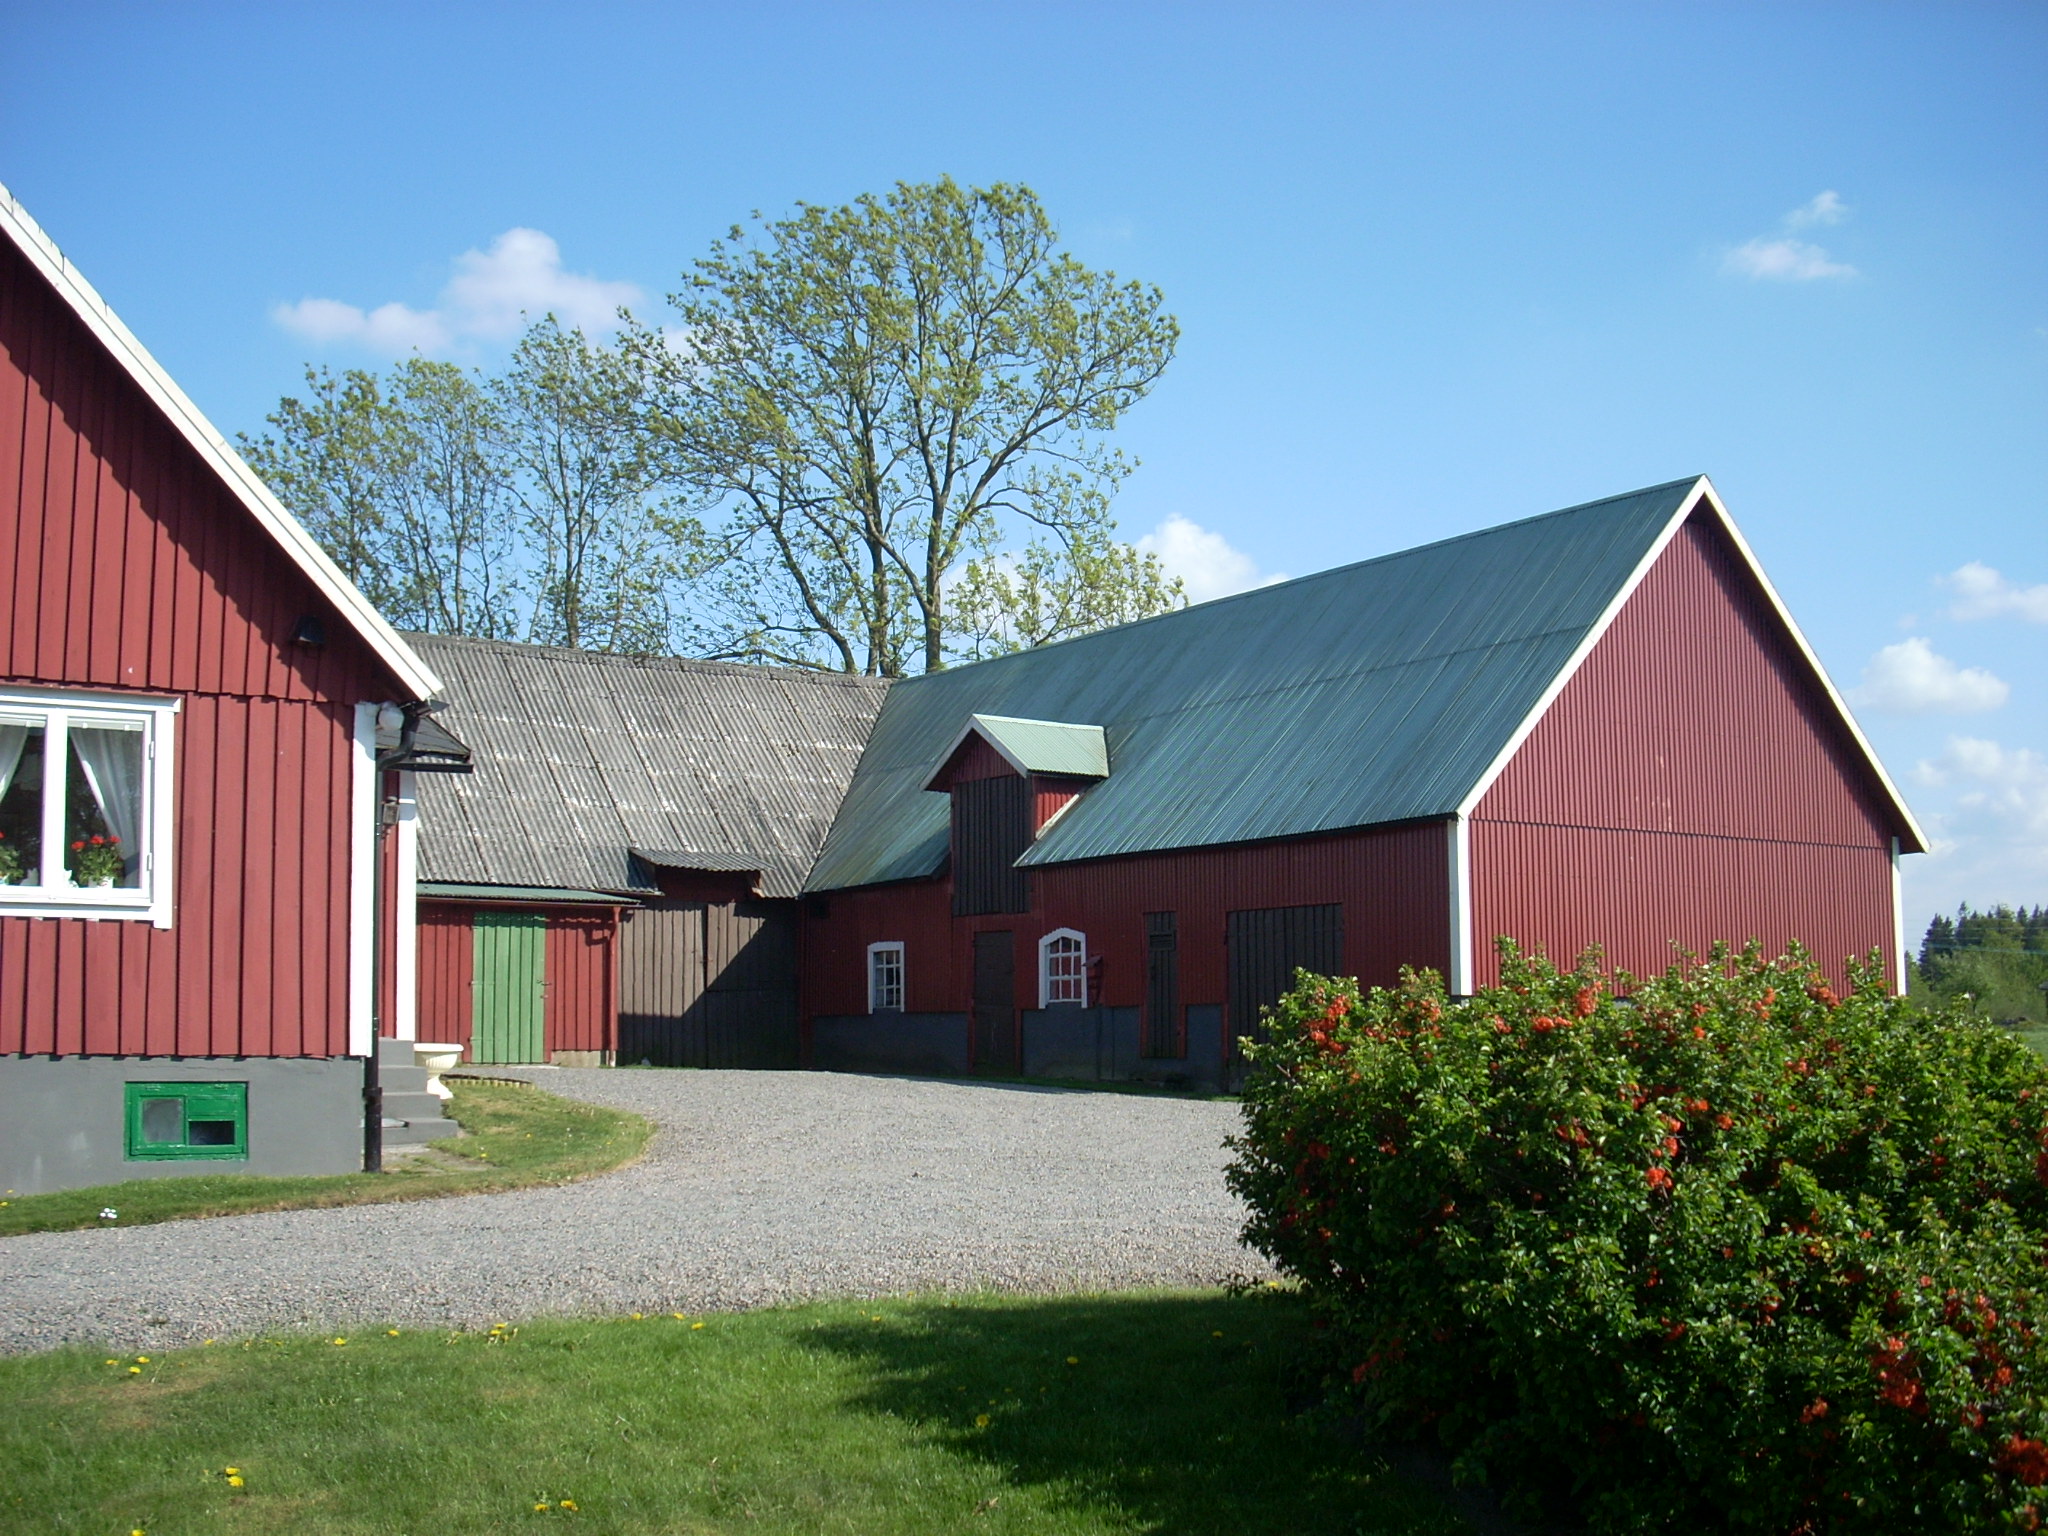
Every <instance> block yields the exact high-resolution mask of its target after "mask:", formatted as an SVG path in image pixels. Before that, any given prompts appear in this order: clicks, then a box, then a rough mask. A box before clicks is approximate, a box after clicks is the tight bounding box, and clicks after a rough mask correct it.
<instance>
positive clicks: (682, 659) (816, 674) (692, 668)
mask: <svg viewBox="0 0 2048 1536" xmlns="http://www.w3.org/2000/svg"><path fill="white" fill-rule="evenodd" d="M400 633H401V634H402V635H403V636H404V638H405V640H406V642H407V643H408V644H423V645H424V646H425V647H426V649H428V650H434V649H437V648H439V647H442V646H447V647H450V648H454V649H460V650H474V651H499V652H502V653H504V654H509V655H515V656H535V657H543V658H546V659H548V660H553V661H567V662H576V663H579V664H583V665H589V666H630V667H637V668H639V669H641V670H643V671H644V670H654V669H663V670H668V669H672V670H675V671H684V672H710V673H716V674H722V675H731V676H745V677H773V678H778V679H781V678H800V679H802V680H803V681H805V682H807V683H817V684H820V685H824V686H830V687H853V688H887V687H888V686H889V685H890V684H891V683H892V682H897V681H900V679H896V678H887V677H864V676H861V675H859V674H857V673H852V672H829V671H826V670H824V669H822V668H818V669H813V668H810V667H787V666H778V665H775V664H773V663H770V662H756V661H720V660H716V659H714V658H711V657H705V656H657V655H653V654H651V653H647V652H639V651H592V650H586V649H584V648H582V647H580V646H574V645H542V644H539V643H537V642H534V641H530V640H505V639H500V638H498V637H496V636H486V635H437V634H430V633H428V632H426V631H424V630H402V631H400Z"/></svg>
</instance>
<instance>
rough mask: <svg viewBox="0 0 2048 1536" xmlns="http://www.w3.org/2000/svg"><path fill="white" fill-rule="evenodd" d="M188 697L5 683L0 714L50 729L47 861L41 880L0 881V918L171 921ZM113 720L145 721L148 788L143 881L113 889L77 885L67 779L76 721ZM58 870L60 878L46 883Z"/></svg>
mask: <svg viewBox="0 0 2048 1536" xmlns="http://www.w3.org/2000/svg"><path fill="white" fill-rule="evenodd" d="M182 703H183V700H181V699H165V698H143V697H138V696H137V695H134V694H125V693H84V692H78V691H75V690H70V689H42V688H37V689H28V688H4V689H0V720H4V721H6V723H8V724H9V725H30V726H36V727H39V728H41V730H42V732H43V827H42V850H43V859H42V867H41V869H40V870H38V871H35V872H34V873H35V874H36V875H37V876H38V879H37V882H36V883H35V884H28V883H23V884H21V885H0V917H84V918H120V919H128V920H130V921H137V922H148V923H152V924H154V925H155V926H156V927H158V928H168V927H170V926H171V898H172V891H173V889H174V885H173V878H172V876H173V871H172V865H171V853H172V829H173V827H174V826H175V824H176V821H177V817H176V814H175V810H174V806H173V794H174V791H175V788H176V784H177V779H176V775H175V773H174V772H173V766H172V759H173V756H174V752H175V748H176V739H177V733H176V731H175V730H174V728H173V724H172V722H173V720H174V719H175V718H176V716H177V713H178V709H179V706H180V705H181V704H182ZM96 722H107V723H109V724H116V725H122V726H140V727H141V730H142V763H143V773H142V782H143V793H142V805H141V807H140V814H141V830H140V832H139V833H138V834H137V836H136V842H137V844H138V846H139V851H140V855H141V859H142V869H141V871H140V873H139V874H138V876H137V880H136V884H135V885H133V886H130V887H112V888H109V889H105V890H96V889H86V888H83V887H80V886H76V885H73V884H72V883H71V879H70V876H69V875H68V874H66V873H65V872H64V869H63V853H62V849H63V846H64V821H63V805H64V785H65V777H66V774H67V772H68V769H69V755H70V754H69V751H68V748H69V745H70V743H69V735H70V730H71V727H72V726H73V725H74V724H76V725H84V726H90V725H93V724H95V723H96ZM52 873H54V874H55V875H56V876H57V877H58V878H57V879H56V881H54V882H53V883H51V884H47V885H46V884H43V883H42V878H43V877H47V876H49V875H51V874H52Z"/></svg>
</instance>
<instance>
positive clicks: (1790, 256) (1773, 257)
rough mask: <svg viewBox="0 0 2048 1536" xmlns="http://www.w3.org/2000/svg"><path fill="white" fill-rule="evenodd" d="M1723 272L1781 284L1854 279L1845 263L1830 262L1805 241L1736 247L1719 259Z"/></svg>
mask: <svg viewBox="0 0 2048 1536" xmlns="http://www.w3.org/2000/svg"><path fill="white" fill-rule="evenodd" d="M1721 265H1722V267H1723V269H1724V270H1726V271H1729V272H1733V273H1736V274H1737V275H1738V276H1741V277H1754V278H1761V279H1768V280H1774V281H1777V282H1782V283H1807V282H1811V281H1813V279H1815V278H1817V277H1854V276H1855V275H1856V269H1855V268H1854V267H1852V266H1850V265H1848V264H1847V263H1846V262H1840V261H1832V260H1830V259H1829V257H1828V253H1827V252H1826V251H1824V250H1822V249H1821V248H1820V247H1819V246H1817V245H1810V244H1808V243H1807V242H1806V241H1804V240H1790V239H1779V240H1765V239H1763V238H1761V237H1759V238H1757V239H1755V240H1750V241H1747V242H1745V243H1744V244H1742V245H1738V246H1736V247H1735V249H1734V250H1732V251H1730V252H1729V253H1728V254H1727V255H1726V256H1725V257H1723V258H1722V262H1721Z"/></svg>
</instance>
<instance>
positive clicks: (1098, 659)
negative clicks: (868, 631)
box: [802, 479, 1922, 1082]
mask: <svg viewBox="0 0 2048 1536" xmlns="http://www.w3.org/2000/svg"><path fill="white" fill-rule="evenodd" d="M1921 848H1922V840H1921V836H1920V833H1919V831H1918V829H1917V828H1916V827H1915V825H1914V822H1913V819H1912V816H1911V814H1910V813H1909V812H1908V810H1907V808H1906V806H1905V804H1904V802H1903V801H1902V800H1901V798H1900V797H1899V794H1898V792H1897V791H1896V789H1895V788H1894V787H1893V786H1892V784H1891V782H1890V781H1889V779H1887V777H1886V776H1885V773H1884V770H1883V768H1882V767H1881V766H1880V765H1879V763H1878V761H1877V759H1876V757H1875V755H1874V754H1873V753H1872V751H1871V750H1870V747H1869V745H1868V743H1867V742H1866V741H1865V740H1864V738H1863V736H1862V734H1861V733H1860V732H1859V731H1858V729H1857V727H1856V724H1855V722H1854V720H1853V719H1852V718H1851V717H1850V715H1849V712H1848V710H1847V708H1846V707H1845V706H1844V704H1843V702H1842V699H1841V697H1840V695H1839V694H1838V693H1837V692H1836V691H1835V689H1834V687H1833V686H1832V684H1831V683H1830V682H1829V681H1828V679H1827V676H1826V674H1825V673H1824V672H1823V671H1822V669H1821V667H1820V664H1819V662H1818V661H1817V660H1816V659H1815V657H1814V655H1813V652H1812V650H1811V649H1810V648H1809V647H1808V645H1807V644H1806V642H1805V640H1804V639H1803V638H1802V637H1801V636H1800V634H1799V631H1798V628H1797V626H1796V625H1794V623H1793V622H1792V619H1791V616H1790V615H1789V614H1788V613H1787V612H1786V611H1785V608H1784V605H1783V604H1782V603H1781V602H1780V601H1779V600H1778V598H1777V596H1776V594H1775V593H1774V592H1773V591H1772V589H1771V586H1770V584H1769V582H1768V581H1767V580H1766V579H1765V577H1764V575H1763V572H1762V571H1761V569H1759V567H1758V566H1757V563H1756V561H1755V559H1754V557H1753V556H1752V555H1751V554H1750V552H1749V549H1748V547H1747V545H1746V544H1744V542H1743V540H1742V537H1741V535H1740V533H1738V532H1737V530H1736V528H1735V525H1734V523H1733V522H1732V521H1731V520H1730V519H1729V517H1728V514H1727V512H1726V510H1725V509H1724V508H1723V507H1722V505H1721V502H1720V500H1719V498H1718V497H1717V496H1716V495H1715V493H1714V490H1713V487H1712V486H1711V485H1710V484H1709V483H1708V482H1707V481H1706V480H1705V479H1692V480H1682V481H1674V482H1673V483H1671V484H1669V485H1663V486H1657V487H1654V488H1652V489H1649V490H1645V491H1640V492H1636V493H1634V494H1631V495H1627V496H1618V497H1614V498H1611V499H1609V500H1606V501H1600V502H1594V503H1591V504H1589V505H1586V506H1581V507H1573V508H1570V509H1567V510H1565V511H1562V512H1555V513H1551V514H1549V515H1548V516H1544V517H1536V518H1530V519H1527V520H1525V521H1522V522H1517V523H1510V524H1508V525H1506V526H1503V527H1499V528H1493V529H1488V530H1486V531H1484V532H1481V533H1476V534H1471V535H1468V536H1466V537H1463V538H1458V539H1451V540H1447V541H1445V542H1442V543H1439V544H1433V545H1429V546H1426V547H1424V548H1421V549H1414V550H1408V551H1405V552H1403V553H1400V554H1396V555H1390V556H1387V557H1385V558H1382V559H1378V560H1369V561H1366V562H1364V563H1362V564H1359V565H1353V566H1347V567H1345V568H1343V569H1340V570H1335V571H1327V572H1324V573H1322V574H1320V575H1316V576H1309V577H1304V578H1302V579H1301V580H1298V581H1291V582H1287V583H1284V584H1281V585H1278V586H1273V587H1266V588H1262V589H1260V590H1258V591H1255V592H1247V593H1244V594H1241V595H1239V596H1237V597H1233V598H1228V599H1225V600H1223V601H1220V602H1214V603H1207V604H1203V605H1201V606H1199V607H1195V608H1190V609H1186V610H1183V611H1181V612H1177V613H1173V614H1168V615H1165V616H1162V617H1160V618H1155V619H1150V620H1147V621H1145V622H1143V623H1139V624H1132V625H1126V626H1123V627H1121V628H1118V629H1113V630H1106V631H1103V632H1101V633H1099V634H1094V635H1089V636H1085V637H1083V638H1080V639H1076V640H1070V641H1067V642H1065V643H1063V644H1059V645H1052V646H1046V647H1044V648H1042V649H1039V650H1034V651H1027V652H1023V653H1021V654H1018V655H1013V656H1008V657H1004V658H1001V659H999V660H995V661H990V662H984V663H981V664H979V665H976V666H970V667H962V668H960V669H958V670H956V671H950V672H941V673H935V674H932V675H929V676H925V677H919V678H914V679H910V680H907V681H904V682H899V683H897V684H895V685H894V686H893V687H892V688H891V689H890V690H889V692H888V694H887V696H886V698H885V700H884V702H883V705H882V709H881V712H880V714H879V716H878V717H877V719H876V722H875V726H874V730H873V732H872V734H871V736H870V737H869V740H868V743H867V747H866V750H865V752H864V753H863V755H862V758H861V763H860V767H859V768H858V770H857V771H856V772H855V774H854V777H853V782H852V784H851V786H850V787H849V789H848V792H847V795H846V799H845V802H844V804H843V805H842V806H841V808H840V811H839V814H838V817H837V819H836V820H835V822H834V824H833V827H832V831H831V834H830V836H829V837H828V838H827V840H826V843H825V846H824V849H823V851H822V853H821V855H820V857H819V859H818V862H817V864H816V866H815V867H814V869H813V870H812V872H811V875H810V878H809V880H808V881H807V883H806V890H807V892H808V893H809V894H808V898H807V904H806V913H807V917H806V924H805V933H804V944H803V987H802V991H803V997H804V1004H805V1012H806V1017H807V1026H808V1030H809V1049H810V1053H811V1055H810V1059H811V1060H812V1061H813V1062H814V1063H815V1064H817V1065H819V1066H835V1067H845V1068H851V1069H864V1070H919V1071H953V1072H965V1071H978V1072H994V1073H1005V1074H1007V1073H1019V1072H1021V1073H1023V1074H1026V1075H1046V1076H1059V1077H1084V1078H1095V1077H1103V1078H1108V1077H1131V1076H1141V1077H1158V1078H1184V1079H1188V1080H1193V1081H1207V1082H1217V1081H1223V1080H1226V1079H1227V1078H1228V1077H1229V1075H1230V1071H1231V1067H1230V1057H1231V1046H1230V1042H1231V1040H1232V1039H1233V1037H1234V1036H1236V1035H1237V1034H1240V1033H1243V1032H1245V1031H1247V1030H1249V1029H1251V1028H1253V1027H1255V1025H1256V1020H1257V1017H1258V1011H1259V1009H1260V1007H1261V1006H1262V1005H1264V1004H1266V1003H1269V1002H1271V1001H1272V1000H1273V999H1274V998H1275V997H1276V996H1277V995H1278V994H1279V992H1280V991H1281V990H1282V988H1283V987H1284V986H1285V985H1286V983H1287V982H1288V981H1289V980H1290V979H1291V977H1292V975H1293V971H1294V969H1295V967H1296V966H1306V967H1308V968H1310V969H1313V970H1319V971H1324V972H1338V973H1343V974H1347V975H1355V976H1358V977H1359V978H1360V979H1361V980H1363V981H1364V982H1366V983H1368V984H1381V985H1384V984H1390V983H1392V982H1393V981H1394V980H1395V979H1396V976H1397V973H1398V971H1399V969H1400V968H1401V967H1402V966H1404V965H1412V966H1417V967H1424V966H1426V967H1430V968H1433V969H1435V970H1437V971H1439V972H1441V973H1442V974H1443V975H1444V976H1445V977H1446V978H1447V980H1448V982H1449V984H1450V986H1451V989H1452V990H1453V991H1454V992H1459V993H1465V992H1469V991H1471V990H1473V989H1474V988H1475V987H1477V986H1481V985H1484V984H1486V983H1487V982H1489V981H1490V980H1492V979H1493V978H1494V976H1495V974H1496V962H1495V957H1494V953H1493V946H1492V940H1493V938H1494V936H1496V935H1507V936H1511V937H1513V938H1514V939H1516V940H1517V941H1519V942H1520V943H1522V944H1523V945H1525V946H1531V945H1540V946H1542V947H1543V948H1544V949H1545V950H1546V951H1547V952H1548V953H1549V954H1551V955H1552V956H1553V957H1557V958H1560V959H1564V960H1569V959H1570V958H1571V957H1573V956H1575V955H1576V954H1577V953H1579V951H1580V950H1581V949H1582V948H1584V947H1585V946H1587V945H1590V944H1596V943H1597V944H1600V945H1602V946H1604V948H1605V951H1606V956H1607V961H1608V963H1609V964H1611V965H1615V966H1620V967H1626V968H1627V969H1629V970H1631V971H1635V972H1639V973H1641V972H1653V971H1657V970H1661V969H1662V968H1663V967H1664V966H1665V965H1667V964H1668V963H1669V962H1670V961H1671V959H1672V958H1673V946H1674V945H1676V946H1681V947H1684V948H1688V949H1693V950H1704V949H1705V948H1706V947H1707V946H1709V945H1710V944H1711V943H1712V942H1713V941H1715V940H1717V939H1726V940H1730V941H1733V942H1736V943H1740V942H1742V941H1744V940H1746V939H1749V938H1755V939H1759V940H1761V941H1762V942H1763V943H1764V944H1765V945H1766V946H1768V947H1770V948H1772V949H1773V950H1775V949H1777V948H1778V947H1780V946H1782V945H1784V944H1786V943H1787V942H1789V941H1792V940H1798V941H1801V942H1803V943H1805V944H1806V945H1808V946H1809V947H1810V948H1811V949H1812V950H1813V952H1814V954H1815V956H1816V957H1817V959H1818V960H1819V961H1820V962H1821V963H1822V964H1823V965H1825V966H1826V967H1828V968H1829V969H1830V970H1832V971H1834V972H1835V974H1836V975H1837V976H1838V977H1839V976H1840V975H1841V969H1842V962H1843V959H1844V957H1845V956H1849V955H1861V954H1863V953H1865V952H1867V951H1870V950H1872V949H1877V950H1881V951H1882V952H1883V954H1884V956H1885V960H1886V964H1887V965H1888V967H1890V973H1891V974H1892V975H1893V976H1895V977H1897V976H1898V975H1899V967H1901V966H1902V965H1903V963H1904V959H1903V954H1904V946H1903V943H1902V940H1901V936H1900V931H1899V905H1898V894H1897V885H1896V878H1897V877H1896V871H1897V861H1898V858H1899V855H1900V854H1901V853H1910V852H1918V851H1920V850H1921Z"/></svg>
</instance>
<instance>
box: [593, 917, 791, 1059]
mask: <svg viewBox="0 0 2048 1536" xmlns="http://www.w3.org/2000/svg"><path fill="white" fill-rule="evenodd" d="M618 1059H619V1060H620V1061H622V1062H627V1063H637V1062H641V1061H649V1062H652V1063H653V1064H654V1065H656V1066H660V1067H794V1066H795V1065H796V1062H797V1005H796V914H795V908H794V904H793V903H790V902H744V901H743V902H739V903H737V904H734V903H730V902H702V901H654V902H649V903H648V904H647V905H646V906H643V907H635V908H629V909H628V910H627V911H626V913H625V914H624V916H623V918H622V920H621V923H620V932H619V1058H618Z"/></svg>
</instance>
